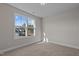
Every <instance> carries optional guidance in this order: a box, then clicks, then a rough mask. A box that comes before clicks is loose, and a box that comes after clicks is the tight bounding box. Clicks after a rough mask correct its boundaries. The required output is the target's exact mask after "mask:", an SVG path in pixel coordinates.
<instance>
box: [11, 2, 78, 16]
mask: <svg viewBox="0 0 79 59" xmlns="http://www.w3.org/2000/svg"><path fill="white" fill-rule="evenodd" d="M10 5H12V6H14V7H17V8H19V9H22V10H24V11H26V12H28V13H30V14H33V15H35V16H38V17H47V16H51V15H55V14H58V13H61V12H65V11H67V10H70V9H72V8H76V7H79V4H77V3H68V4H67V3H48V4H46V5H45V6H42V5H40V3H11V4H10Z"/></svg>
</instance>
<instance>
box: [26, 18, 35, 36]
mask: <svg viewBox="0 0 79 59" xmlns="http://www.w3.org/2000/svg"><path fill="white" fill-rule="evenodd" d="M34 33H35V22H34V20H32V19H30V18H29V19H28V29H27V35H28V36H34Z"/></svg>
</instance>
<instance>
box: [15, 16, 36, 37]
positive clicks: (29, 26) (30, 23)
mask: <svg viewBox="0 0 79 59" xmlns="http://www.w3.org/2000/svg"><path fill="white" fill-rule="evenodd" d="M15 36H16V37H27V36H35V21H34V20H32V19H31V18H29V17H26V16H21V15H16V16H15Z"/></svg>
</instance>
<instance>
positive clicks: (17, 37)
mask: <svg viewBox="0 0 79 59" xmlns="http://www.w3.org/2000/svg"><path fill="white" fill-rule="evenodd" d="M16 16H24V17H26V18H30V19H32V18H31V17H28V16H25V15H23V14H19V13H15V15H14V18H15V17H16ZM15 20H16V18H15V19H14V39H26V38H33V37H35V34H36V22H35V20H34V23H35V25H34V26H35V27H34V35H33V36H28V35H27V29H28V26H27V27H26V36H17V35H16V34H15ZM27 25H28V24H27Z"/></svg>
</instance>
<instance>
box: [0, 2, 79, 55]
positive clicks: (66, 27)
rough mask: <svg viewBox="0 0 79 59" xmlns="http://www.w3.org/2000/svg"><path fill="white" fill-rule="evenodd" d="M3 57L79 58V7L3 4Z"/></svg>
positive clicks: (0, 51) (0, 36)
mask: <svg viewBox="0 0 79 59" xmlns="http://www.w3.org/2000/svg"><path fill="white" fill-rule="evenodd" d="M0 56H79V3H0Z"/></svg>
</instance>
